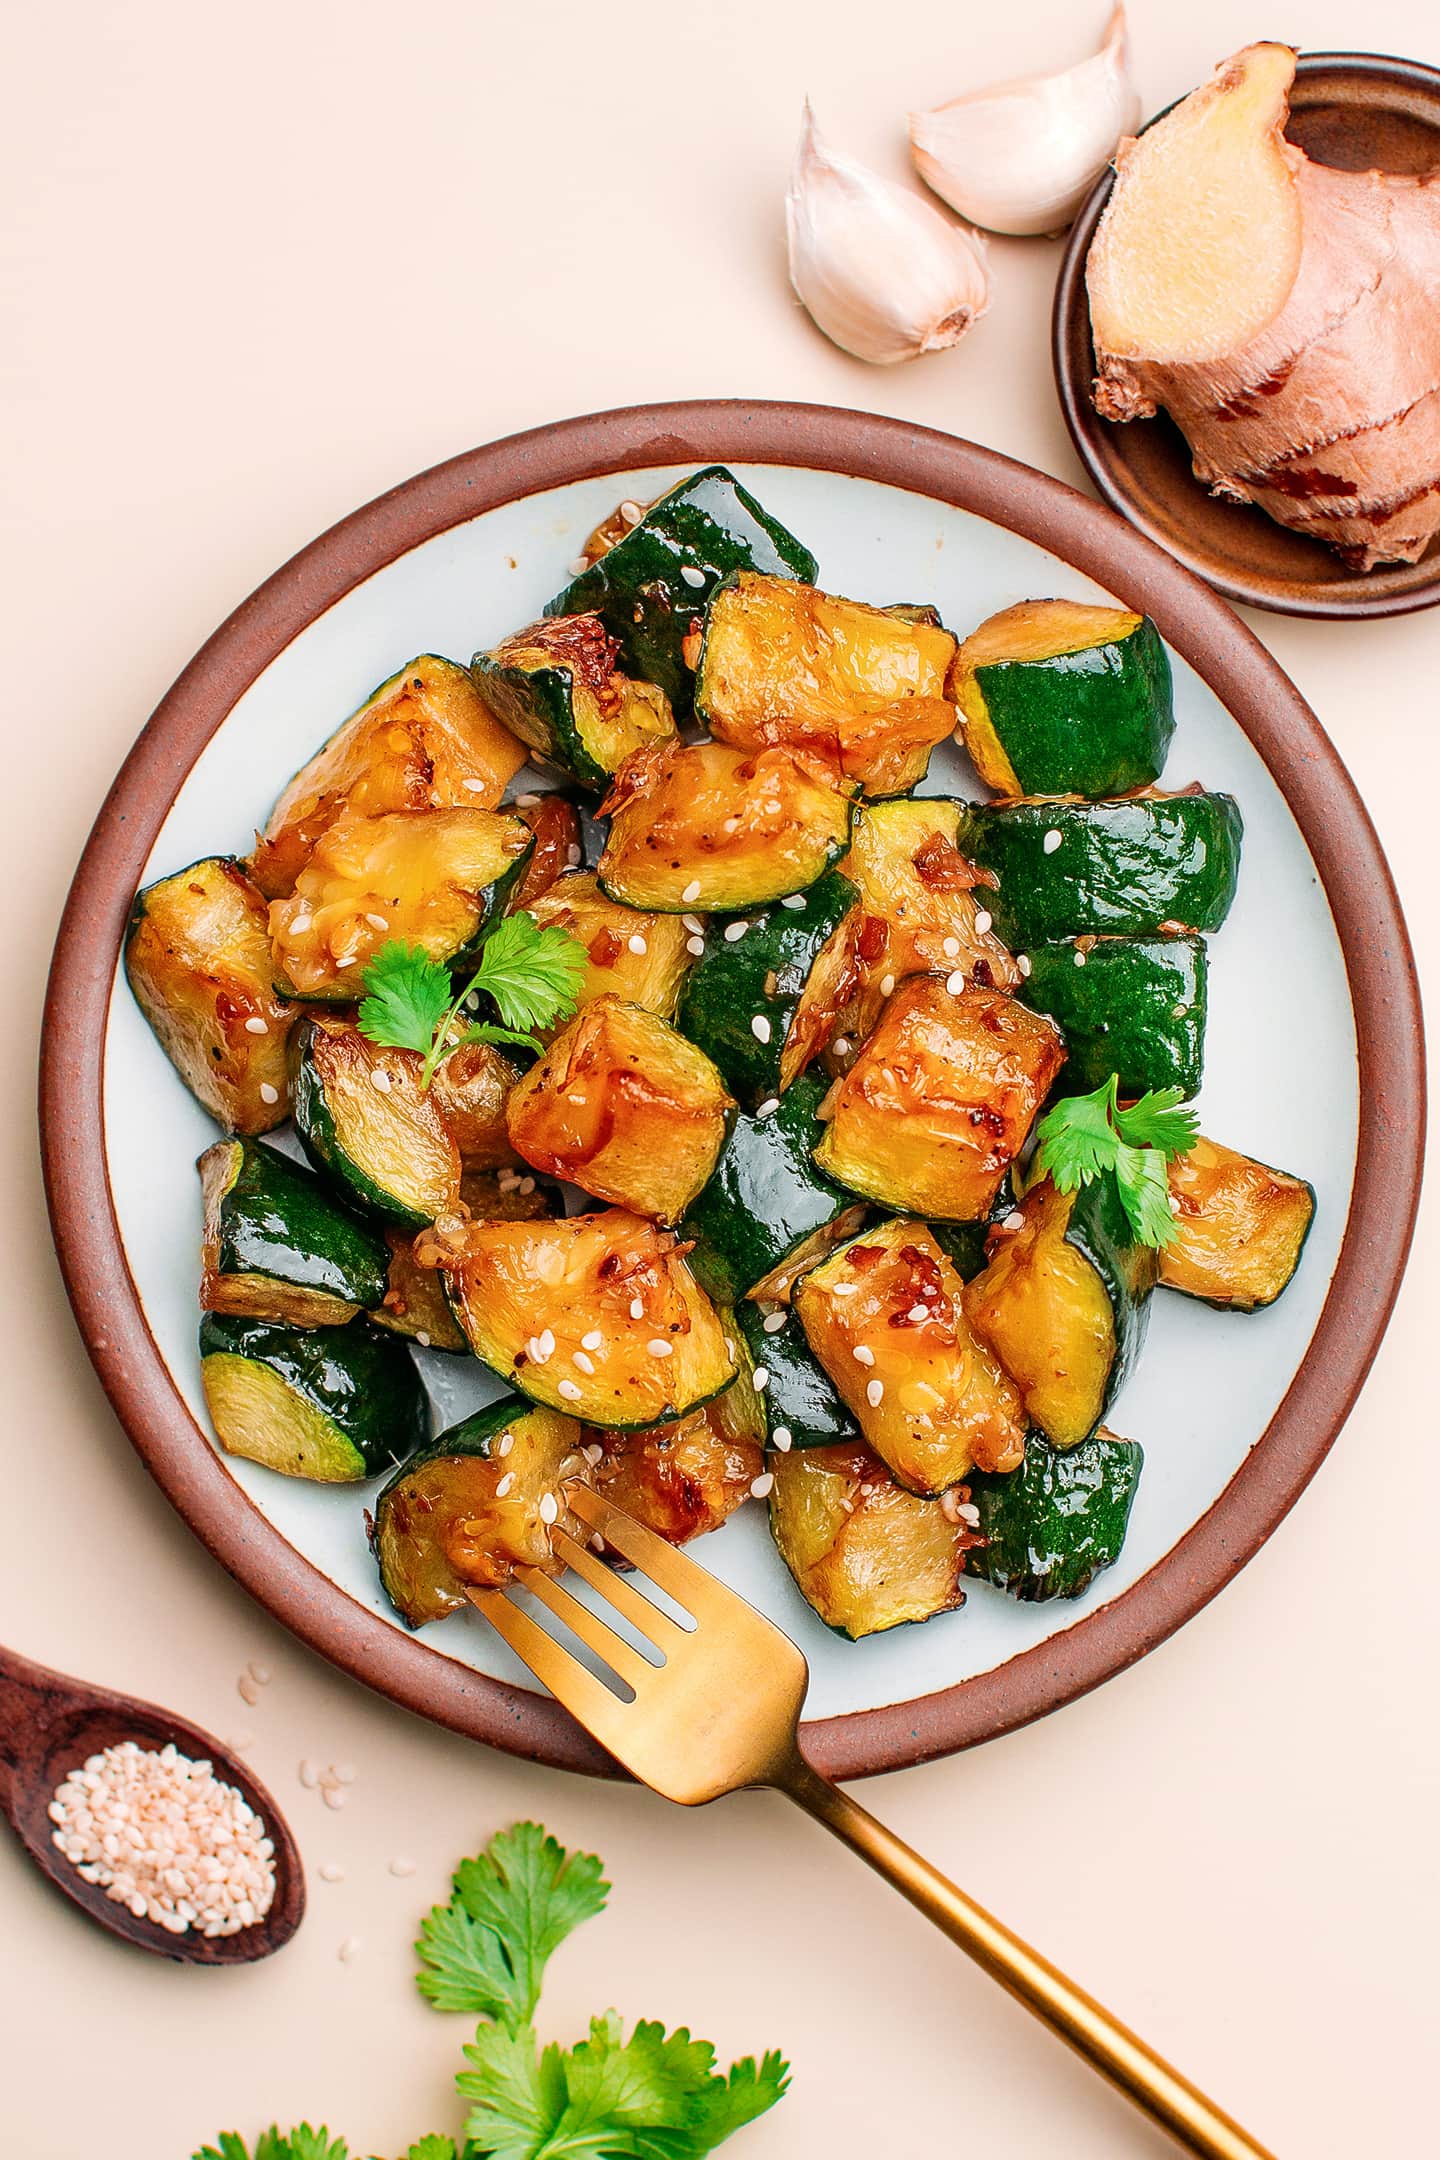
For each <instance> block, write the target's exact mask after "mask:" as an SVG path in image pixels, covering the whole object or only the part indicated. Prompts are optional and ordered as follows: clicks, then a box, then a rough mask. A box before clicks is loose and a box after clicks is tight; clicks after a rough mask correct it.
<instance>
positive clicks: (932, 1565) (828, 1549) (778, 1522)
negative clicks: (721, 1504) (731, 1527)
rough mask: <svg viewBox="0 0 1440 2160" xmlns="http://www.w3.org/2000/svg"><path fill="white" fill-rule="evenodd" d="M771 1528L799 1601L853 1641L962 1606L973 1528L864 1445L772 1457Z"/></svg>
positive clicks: (929, 1618)
mask: <svg viewBox="0 0 1440 2160" xmlns="http://www.w3.org/2000/svg"><path fill="white" fill-rule="evenodd" d="M771 1468H772V1469H773V1471H774V1473H775V1483H774V1486H773V1487H772V1489H771V1493H770V1533H771V1535H772V1537H773V1538H774V1540H775V1545H776V1549H777V1550H778V1552H779V1554H780V1557H781V1559H782V1560H783V1561H784V1562H785V1565H786V1567H787V1568H789V1570H790V1573H791V1575H792V1576H793V1577H794V1578H795V1586H796V1588H797V1589H798V1590H799V1592H800V1595H801V1596H802V1597H803V1598H804V1600H805V1602H806V1604H807V1605H809V1606H810V1607H811V1608H812V1610H813V1611H815V1612H816V1613H818V1614H819V1616H820V1618H821V1619H822V1620H823V1621H824V1622H825V1625H826V1626H827V1627H830V1628H834V1629H836V1630H837V1631H838V1632H839V1633H840V1634H842V1635H848V1636H849V1637H850V1639H851V1641H852V1642H859V1640H860V1638H861V1637H862V1636H864V1635H878V1634H879V1633H881V1631H882V1630H883V1629H885V1628H892V1627H900V1626H902V1625H903V1624H904V1623H905V1622H906V1621H911V1620H931V1619H933V1618H934V1616H935V1614H936V1613H943V1612H954V1611H956V1610H957V1609H958V1607H960V1606H961V1605H963V1604H964V1602H965V1592H964V1590H963V1589H962V1588H961V1585H960V1576H961V1571H962V1563H963V1561H964V1558H965V1554H966V1552H967V1550H968V1549H969V1548H970V1546H972V1545H973V1544H974V1541H975V1533H974V1531H973V1530H970V1529H967V1527H966V1525H965V1524H964V1523H963V1522H962V1521H960V1520H958V1519H956V1520H952V1518H951V1516H950V1515H949V1514H947V1513H946V1511H945V1509H944V1507H942V1505H941V1503H940V1502H939V1501H938V1500H921V1499H917V1497H916V1496H915V1494H914V1493H910V1492H906V1491H904V1490H903V1489H902V1488H901V1487H900V1486H899V1485H897V1484H896V1483H895V1481H894V1479H893V1478H892V1477H891V1476H890V1474H889V1472H888V1471H887V1470H886V1468H885V1465H884V1464H883V1463H882V1462H880V1461H878V1460H877V1459H876V1457H875V1456H874V1455H872V1454H871V1452H870V1450H869V1449H868V1448H866V1447H857V1446H855V1445H853V1444H852V1445H849V1446H839V1447H813V1448H807V1449H806V1450H805V1451H804V1453H803V1454H789V1455H776V1456H772V1458H771Z"/></svg>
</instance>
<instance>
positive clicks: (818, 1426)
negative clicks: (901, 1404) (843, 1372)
mask: <svg viewBox="0 0 1440 2160" xmlns="http://www.w3.org/2000/svg"><path fill="white" fill-rule="evenodd" d="M735 1324H736V1326H737V1327H738V1328H739V1330H740V1333H741V1335H742V1336H743V1337H744V1339H745V1345H746V1348H747V1349H748V1350H749V1352H750V1359H751V1364H752V1366H754V1365H759V1366H762V1367H763V1368H764V1370H765V1372H766V1374H767V1376H768V1377H767V1380H766V1384H765V1386H764V1388H763V1389H762V1390H761V1391H760V1401H761V1403H762V1404H763V1405H764V1409H765V1430H766V1434H767V1436H769V1437H768V1438H767V1445H768V1446H771V1447H773V1446H774V1445H775V1441H774V1438H773V1435H774V1434H775V1433H776V1432H777V1431H780V1432H782V1433H784V1432H788V1433H789V1435H790V1445H791V1447H797V1448H803V1447H838V1446H839V1445H840V1444H841V1443H842V1442H847V1441H848V1442H853V1441H858V1440H859V1439H860V1428H859V1426H858V1425H857V1424H856V1423H855V1420H854V1418H853V1417H851V1415H850V1412H849V1411H848V1410H847V1409H846V1407H845V1405H844V1403H843V1402H842V1401H841V1400H840V1397H839V1396H838V1395H837V1394H836V1392H835V1389H834V1386H833V1385H832V1383H831V1380H830V1376H829V1374H828V1373H827V1372H826V1371H825V1370H824V1368H823V1367H822V1366H821V1364H820V1363H819V1361H818V1359H817V1358H816V1357H815V1356H814V1354H813V1352H812V1351H811V1349H810V1345H809V1344H808V1343H807V1342H806V1340H805V1331H804V1329H803V1328H802V1327H801V1325H800V1322H799V1321H798V1320H797V1319H795V1318H794V1317H793V1316H792V1317H791V1318H790V1319H788V1320H787V1321H786V1323H785V1326H784V1327H783V1328H781V1329H780V1330H779V1331H778V1332H777V1333H776V1334H774V1335H767V1334H766V1332H765V1315H764V1313H763V1312H762V1311H761V1309H760V1307H759V1306H758V1305H753V1304H751V1303H750V1302H749V1301H748V1300H742V1302H741V1303H740V1304H739V1305H737V1306H736V1308H735Z"/></svg>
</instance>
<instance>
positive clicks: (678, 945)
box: [525, 870, 693, 1020]
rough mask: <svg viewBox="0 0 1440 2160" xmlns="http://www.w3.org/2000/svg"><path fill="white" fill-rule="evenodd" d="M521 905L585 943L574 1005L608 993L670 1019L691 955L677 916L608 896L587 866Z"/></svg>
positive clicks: (687, 934) (544, 924) (550, 926)
mask: <svg viewBox="0 0 1440 2160" xmlns="http://www.w3.org/2000/svg"><path fill="white" fill-rule="evenodd" d="M525 905H526V913H527V914H530V915H533V916H534V918H535V920H536V922H537V923H539V924H540V926H541V928H542V929H555V930H568V931H569V933H570V935H571V937H573V938H578V939H579V941H580V943H581V944H582V945H583V946H584V948H585V951H586V953H587V955H588V956H589V965H588V966H587V967H586V970H585V974H584V976H583V978H582V980H581V983H580V988H579V989H578V990H577V991H576V993H575V1003H576V1005H577V1007H581V1006H585V1005H589V1004H591V1003H593V1001H594V1000H595V999H596V998H598V997H605V996H607V995H609V996H613V997H618V998H624V999H625V1000H626V1002H627V1003H628V1004H631V1005H643V1006H644V1007H645V1009H646V1011H647V1012H653V1013H658V1014H659V1015H660V1018H661V1019H662V1020H670V1019H673V1017H674V1013H675V1005H676V1001H677V999H678V998H679V995H680V985H681V983H682V982H683V981H684V980H685V976H686V973H687V971H688V969H689V967H690V963H691V960H692V958H693V955H692V954H691V952H690V950H689V940H690V932H689V931H688V930H687V929H686V927H685V924H684V922H683V921H682V919H681V917H680V916H678V915H654V914H649V913H646V912H645V911H643V910H641V909H639V908H631V907H625V906H624V905H623V904H622V903H621V902H620V901H619V900H611V899H610V898H609V897H608V895H607V894H605V893H603V892H601V890H600V885H599V881H598V879H597V878H596V876H595V874H594V872H593V871H591V870H575V871H572V872H571V873H570V874H569V875H568V876H566V877H562V878H559V879H557V880H556V882H555V883H554V884H553V885H552V886H551V887H550V889H549V891H548V892H546V893H544V894H543V895H542V896H541V898H540V899H538V900H533V901H528V902H527V903H526V904H525Z"/></svg>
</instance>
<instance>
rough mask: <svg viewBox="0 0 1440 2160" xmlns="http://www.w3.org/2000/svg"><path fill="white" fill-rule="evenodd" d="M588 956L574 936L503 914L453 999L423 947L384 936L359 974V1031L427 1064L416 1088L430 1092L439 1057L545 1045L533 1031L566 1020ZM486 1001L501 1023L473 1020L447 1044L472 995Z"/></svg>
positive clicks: (446, 976)
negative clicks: (466, 1050)
mask: <svg viewBox="0 0 1440 2160" xmlns="http://www.w3.org/2000/svg"><path fill="white" fill-rule="evenodd" d="M586 964H587V956H586V952H585V948H584V946H583V945H582V944H581V943H580V940H579V939H578V938H574V937H571V935H570V933H569V931H568V930H561V929H559V928H558V927H557V926H556V925H554V924H546V925H544V926H543V927H542V925H541V924H539V923H537V922H536V920H535V918H534V916H533V915H526V914H524V913H523V912H521V913H517V914H515V915H506V916H504V917H503V918H502V919H501V921H500V922H498V923H497V924H496V925H495V928H494V929H493V930H492V931H491V932H490V935H489V937H488V938H487V939H486V940H485V946H484V949H483V951H482V953H481V955H480V965H479V966H478V967H477V968H476V970H475V972H474V974H473V975H472V976H471V977H470V979H469V981H468V982H467V983H466V984H465V985H464V987H463V989H461V990H460V991H459V992H458V994H457V993H456V990H455V985H454V983H453V981H452V980H451V976H450V971H449V969H448V968H446V967H444V966H443V965H442V964H441V962H440V961H438V960H434V959H432V958H431V956H430V954H429V953H427V952H426V951H425V950H424V948H423V947H422V946H419V945H407V944H406V943H405V942H404V940H403V939H401V938H389V939H387V941H386V942H385V944H383V945H382V946H381V947H380V949H379V951H378V952H377V953H376V955H375V957H374V959H373V960H372V961H371V962H370V965H369V966H368V967H367V968H366V969H365V970H364V972H363V973H362V975H361V978H360V979H361V981H362V983H363V984H364V986H365V996H364V997H363V998H362V999H361V1000H360V1011H359V1018H358V1023H357V1024H358V1026H359V1029H360V1032H361V1034H362V1035H364V1036H365V1037H367V1039H368V1040H369V1041H370V1042H373V1043H379V1044H382V1045H385V1046H388V1047H390V1048H393V1049H397V1050H416V1051H418V1052H419V1053H420V1054H421V1056H422V1057H423V1058H424V1060H425V1063H424V1067H423V1069H422V1071H421V1074H420V1085H421V1086H422V1088H428V1087H429V1085H430V1082H431V1081H432V1080H433V1078H434V1077H435V1068H436V1066H437V1065H438V1064H439V1062H440V1060H441V1058H443V1057H446V1056H448V1055H449V1053H450V1052H451V1051H452V1050H458V1049H459V1048H460V1046H461V1045H462V1044H463V1043H470V1042H489V1043H518V1044H520V1045H521V1046H522V1047H524V1048H525V1049H528V1050H539V1049H540V1048H541V1047H542V1046H541V1043H540V1041H539V1038H538V1037H537V1035H536V1034H535V1032H534V1031H535V1029H536V1028H542V1027H549V1026H550V1025H551V1023H552V1022H553V1021H556V1020H562V1019H568V1018H569V1016H570V1014H571V1013H573V1012H574V1010H575V999H576V996H577V994H578V992H579V989H580V985H581V983H582V981H583V980H584V977H585V968H586ZM477 994H478V995H480V996H483V997H488V998H489V999H490V1000H491V1001H492V1003H493V1004H494V1006H495V1009H496V1011H497V1012H498V1013H499V1015H500V1021H501V1023H502V1024H501V1025H498V1026H497V1025H496V1024H495V1023H494V1022H492V1021H487V1020H482V1021H472V1022H471V1023H470V1024H469V1025H468V1026H467V1027H465V1028H464V1029H463V1030H462V1032H461V1033H460V1035H459V1036H458V1037H457V1038H456V1039H455V1040H453V1041H452V1040H451V1036H452V1033H453V1031H454V1028H455V1024H456V1022H457V1021H458V1020H459V1018H460V1013H461V1008H462V1007H463V1006H465V1005H466V1003H467V1002H468V1000H469V999H470V998H472V997H475V996H476V995H477Z"/></svg>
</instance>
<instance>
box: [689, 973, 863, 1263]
mask: <svg viewBox="0 0 1440 2160" xmlns="http://www.w3.org/2000/svg"><path fill="white" fill-rule="evenodd" d="M742 942H743V940H742ZM827 1086H828V1083H827V1082H826V1081H825V1080H824V1079H822V1078H821V1077H820V1076H819V1075H817V1074H814V1073H802V1074H801V1076H800V1078H799V1079H798V1080H796V1081H795V1082H794V1083H793V1084H792V1085H791V1086H790V1087H788V1088H787V1089H786V1090H785V1093H784V1094H783V1095H782V1096H781V1098H780V1107H779V1108H778V1109H777V1110H773V1111H771V1113H770V1115H769V1116H768V1117H763V1118H755V1117H749V1116H746V1115H745V1114H743V1113H742V1114H741V1115H740V1116H739V1117H737V1118H736V1120H735V1127H734V1130H733V1132H732V1133H731V1135H730V1138H729V1141H728V1142H727V1143H726V1147H725V1152H724V1154H723V1155H722V1156H721V1157H720V1161H719V1163H718V1165H717V1167H716V1170H715V1174H714V1176H713V1177H712V1178H711V1180H710V1182H709V1184H708V1185H707V1186H706V1187H705V1190H704V1191H703V1192H702V1193H701V1194H700V1197H699V1198H698V1199H697V1200H695V1201H694V1202H693V1203H692V1204H691V1206H690V1209H689V1211H688V1213H687V1214H686V1216H685V1220H684V1221H683V1222H682V1223H681V1225H680V1235H681V1236H682V1237H687V1238H691V1237H693V1238H694V1239H695V1240H696V1247H695V1251H694V1252H693V1253H692V1254H691V1255H690V1267H691V1271H692V1273H693V1274H694V1275H695V1276H696V1277H697V1278H698V1279H699V1281H700V1284H701V1286H702V1287H703V1288H704V1289H706V1290H708V1291H709V1293H710V1295H711V1297H713V1298H717V1299H719V1300H720V1301H722V1302H723V1303H725V1304H727V1305H733V1304H734V1303H735V1302H736V1300H737V1299H739V1298H742V1297H744V1295H745V1293H746V1291H747V1290H751V1289H753V1288H754V1286H755V1284H756V1283H758V1282H759V1281H761V1279H762V1278H763V1277H764V1276H766V1275H768V1274H770V1273H771V1271H772V1270H773V1269H775V1268H777V1267H778V1266H779V1265H780V1263H781V1261H782V1260H783V1259H784V1258H785V1256H786V1254H787V1253H789V1252H791V1251H793V1250H794V1248H795V1246H797V1245H798V1244H799V1243H800V1241H801V1239H802V1238H807V1237H809V1236H811V1235H812V1233H813V1232H814V1231H816V1230H823V1229H824V1227H825V1225H826V1223H829V1222H833V1221H834V1219H835V1217H836V1216H837V1215H840V1214H842V1213H843V1212H844V1211H845V1210H846V1209H847V1208H851V1207H853V1206H854V1205H855V1196H854V1194H853V1193H847V1192H846V1191H845V1190H844V1189H843V1188H842V1187H841V1186H839V1185H836V1184H835V1183H834V1182H833V1181H832V1180H831V1179H830V1178H828V1177H826V1176H825V1174H824V1172H823V1171H821V1170H818V1169H817V1168H816V1166H815V1164H814V1163H813V1162H812V1161H811V1159H810V1151H811V1149H812V1148H813V1147H815V1146H816V1144H817V1143H818V1141H819V1139H820V1135H821V1133H822V1131H823V1130H824V1128H823V1127H822V1125H821V1123H820V1120H819V1119H818V1118H817V1117H816V1115H815V1111H816V1107H817V1105H818V1104H819V1102H820V1101H821V1098H822V1097H823V1096H824V1094H825V1092H826V1088H827Z"/></svg>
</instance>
